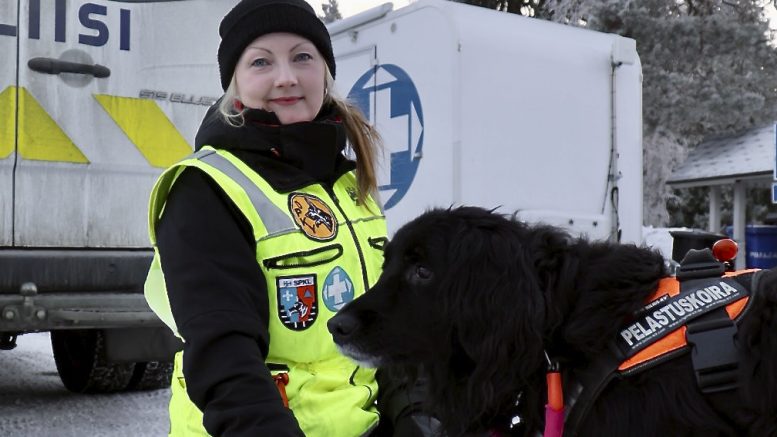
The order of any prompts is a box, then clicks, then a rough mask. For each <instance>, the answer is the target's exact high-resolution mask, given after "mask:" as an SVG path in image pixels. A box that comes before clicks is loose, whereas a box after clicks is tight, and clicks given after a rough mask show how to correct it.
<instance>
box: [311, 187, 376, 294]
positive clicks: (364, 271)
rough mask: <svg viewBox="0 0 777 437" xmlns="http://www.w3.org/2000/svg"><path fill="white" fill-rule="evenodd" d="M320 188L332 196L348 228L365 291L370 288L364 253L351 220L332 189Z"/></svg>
mask: <svg viewBox="0 0 777 437" xmlns="http://www.w3.org/2000/svg"><path fill="white" fill-rule="evenodd" d="M322 186H323V187H324V190H326V192H327V193H329V195H330V196H332V200H334V201H335V205H336V206H337V209H338V210H339V211H340V214H342V215H343V218H344V219H345V224H346V225H347V226H348V230H349V231H351V237H352V238H353V242H354V244H355V245H356V252H357V253H358V254H359V263H360V265H361V268H362V280H364V289H365V291H366V290H367V289H368V288H369V287H370V283H369V282H368V280H367V263H366V262H365V261H364V253H363V252H362V247H361V245H360V244H359V239H358V238H357V237H356V230H355V229H354V228H353V224H351V220H350V219H349V218H348V216H347V215H345V211H344V210H343V208H342V207H341V206H340V200H339V199H338V198H337V195H336V194H335V190H334V188H332V187H330V186H326V185H322Z"/></svg>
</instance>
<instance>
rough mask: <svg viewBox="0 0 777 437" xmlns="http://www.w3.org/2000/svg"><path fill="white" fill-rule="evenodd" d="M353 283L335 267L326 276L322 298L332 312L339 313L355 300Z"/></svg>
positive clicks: (342, 271) (343, 271)
mask: <svg viewBox="0 0 777 437" xmlns="http://www.w3.org/2000/svg"><path fill="white" fill-rule="evenodd" d="M354 294H355V293H354V290H353V281H351V278H350V277H349V276H348V273H345V270H343V269H342V268H340V267H335V268H333V269H332V271H331V272H329V274H328V275H326V279H325V280H324V286H323V287H322V288H321V298H322V299H324V304H325V305H326V307H327V308H329V310H330V311H332V312H335V313H336V312H338V311H340V309H341V308H342V307H344V306H345V304H347V303H348V302H350V301H352V300H353V298H354Z"/></svg>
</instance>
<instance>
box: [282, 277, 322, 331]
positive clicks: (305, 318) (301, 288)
mask: <svg viewBox="0 0 777 437" xmlns="http://www.w3.org/2000/svg"><path fill="white" fill-rule="evenodd" d="M276 285H277V287H276V288H277V293H278V317H280V319H281V322H283V325H284V326H286V327H287V328H289V329H293V330H295V331H302V330H304V329H307V328H308V327H310V325H312V324H313V322H315V321H316V318H317V317H318V297H317V294H318V289H317V287H316V275H299V276H282V277H278V278H277V279H276Z"/></svg>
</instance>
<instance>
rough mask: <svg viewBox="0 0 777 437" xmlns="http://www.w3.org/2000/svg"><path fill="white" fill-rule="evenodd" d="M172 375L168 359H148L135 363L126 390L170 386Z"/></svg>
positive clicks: (171, 367) (171, 364) (155, 388)
mask: <svg viewBox="0 0 777 437" xmlns="http://www.w3.org/2000/svg"><path fill="white" fill-rule="evenodd" d="M172 377H173V363H172V362H169V361H149V362H147V363H136V364H135V371H134V372H133V374H132V379H131V380H130V382H129V384H128V385H127V390H138V391H141V390H157V389H161V388H167V387H170V380H171V378H172Z"/></svg>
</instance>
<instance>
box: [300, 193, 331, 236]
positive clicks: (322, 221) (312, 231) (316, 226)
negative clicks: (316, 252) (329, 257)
mask: <svg viewBox="0 0 777 437" xmlns="http://www.w3.org/2000/svg"><path fill="white" fill-rule="evenodd" d="M289 211H290V212H291V215H292V216H293V217H294V223H296V224H297V226H299V228H300V229H301V230H302V232H304V233H305V235H307V236H308V238H311V239H313V240H316V241H327V240H331V239H332V238H334V237H335V236H336V235H337V220H335V215H334V214H333V213H332V209H331V208H329V206H327V204H326V203H324V201H323V200H321V199H319V198H318V197H316V196H312V195H310V194H302V193H291V195H289Z"/></svg>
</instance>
